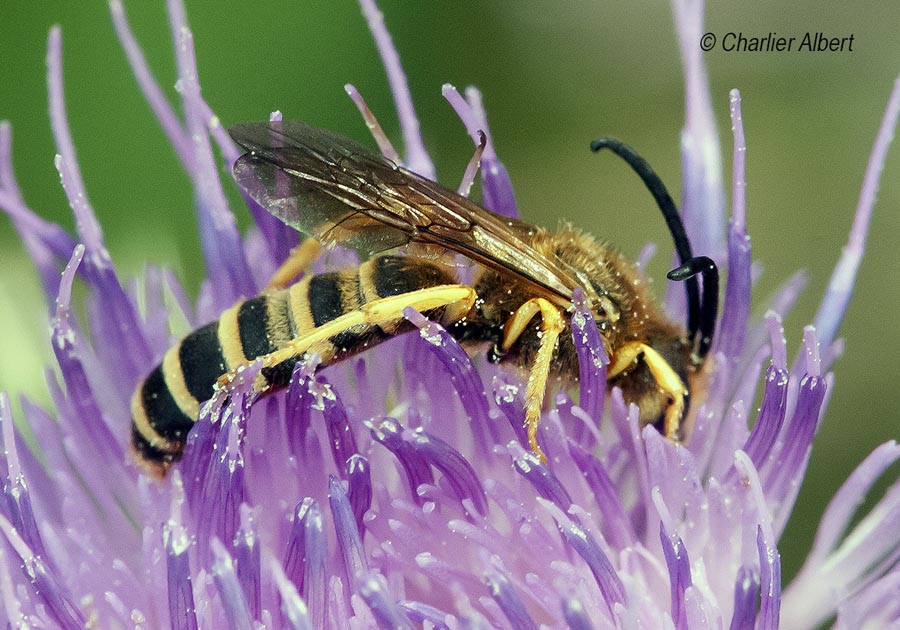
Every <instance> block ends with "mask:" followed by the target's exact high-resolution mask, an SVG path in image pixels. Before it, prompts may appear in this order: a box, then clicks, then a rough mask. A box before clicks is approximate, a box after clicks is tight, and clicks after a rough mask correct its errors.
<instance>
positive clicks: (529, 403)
mask: <svg viewBox="0 0 900 630" xmlns="http://www.w3.org/2000/svg"><path fill="white" fill-rule="evenodd" d="M538 314H540V316H541V341H540V345H539V346H538V352H537V356H536V357H535V360H534V365H532V366H531V371H530V372H529V375H528V384H527V385H526V387H525V428H526V429H527V431H528V446H529V447H530V448H531V451H532V452H533V453H534V454H535V455H537V456H538V457H539V458H540V460H541V462H542V463H546V462H547V456H546V455H544V451H542V450H541V447H540V445H539V444H538V440H537V430H538V425H539V424H540V421H541V408H542V407H543V405H544V397H545V395H546V393H547V380H548V379H549V377H550V365H551V363H552V361H553V354H554V352H555V351H556V344H557V342H558V341H559V336H560V334H562V332H563V331H564V330H565V329H566V323H565V319H564V318H563V315H562V313H561V312H560V310H559V307H557V306H554V305H553V304H551V303H550V302H549V301H547V300H545V299H544V298H532V299H530V300H528V301H527V302H525V303H524V304H523V305H522V306H520V307H519V308H518V309H516V312H515V313H513V315H512V317H510V318H509V319H508V320H507V321H506V325H505V326H504V328H503V343H502V349H503V350H504V351H506V350H509V348H510V347H512V345H513V344H514V343H515V342H516V341H517V340H518V339H519V337H521V336H522V333H523V332H525V329H526V328H527V327H528V324H529V323H530V322H531V320H532V319H533V318H534V316H535V315H538Z"/></svg>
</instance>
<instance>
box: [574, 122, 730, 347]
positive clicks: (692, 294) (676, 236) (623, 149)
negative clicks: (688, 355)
mask: <svg viewBox="0 0 900 630" xmlns="http://www.w3.org/2000/svg"><path fill="white" fill-rule="evenodd" d="M602 149H609V150H610V151H612V152H613V153H615V154H616V155H618V156H619V157H620V158H622V159H623V160H625V163H626V164H628V166H630V167H631V168H632V170H633V171H634V172H635V173H637V175H638V177H640V178H641V181H643V182H644V185H645V186H646V187H647V190H649V191H650V194H651V195H653V198H654V199H655V200H656V205H657V206H659V209H660V211H661V212H662V215H663V218H664V219H665V220H666V225H667V226H668V228H669V232H670V233H671V234H672V240H674V241H675V251H676V252H678V259H679V260H680V261H681V266H680V267H678V268H677V269H673V270H672V271H670V272H669V274H668V275H667V277H668V278H670V279H671V280H683V281H684V283H685V285H684V288H685V292H686V294H687V306H688V316H687V328H688V334H689V336H690V338H691V342H692V343H694V344H695V346H696V347H697V355H698V357H699V358H700V359H702V358H703V357H705V356H706V353H707V352H708V351H709V346H710V343H711V342H712V333H713V329H714V328H715V324H716V313H717V309H718V299H719V295H718V294H719V290H718V285H719V273H718V269H717V268H716V265H715V263H714V262H713V261H712V260H711V259H709V258H707V257H706V256H699V257H697V258H694V254H693V252H692V251H691V242H690V240H688V236H687V232H685V230H684V224H683V223H682V222H681V216H680V215H679V214H678V208H677V207H676V205H675V202H674V201H673V200H672V195H670V194H669V191H668V190H667V189H666V186H665V184H663V182H662V180H661V179H660V178H659V175H657V174H656V172H655V171H654V170H653V169H652V168H651V167H650V164H649V163H648V162H647V160H645V159H644V158H642V157H641V156H640V155H638V153H637V151H635V150H634V149H632V148H631V147H630V146H628V145H627V144H625V143H624V142H622V141H621V140H619V139H618V138H611V137H603V138H597V139H596V140H594V141H593V142H591V151H593V152H594V153H597V152H599V151H600V150H602ZM698 273H699V274H701V275H702V276H703V303H702V305H701V302H700V288H699V285H698V283H697V278H696V276H697V274H698ZM707 283H708V284H709V285H710V286H709V287H707ZM698 334H699V335H700V339H699V343H698V341H697V338H698Z"/></svg>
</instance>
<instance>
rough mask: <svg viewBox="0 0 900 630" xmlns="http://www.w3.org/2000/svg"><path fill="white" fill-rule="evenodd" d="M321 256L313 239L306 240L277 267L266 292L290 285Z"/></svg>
mask: <svg viewBox="0 0 900 630" xmlns="http://www.w3.org/2000/svg"><path fill="white" fill-rule="evenodd" d="M321 254H322V246H321V245H320V244H319V241H317V240H316V239H314V238H307V239H305V240H304V241H303V242H302V243H300V244H299V245H297V247H295V248H294V249H292V250H291V253H290V254H289V255H288V257H287V258H286V259H285V260H284V262H283V263H281V264H280V265H279V266H278V269H276V270H275V273H273V274H272V277H271V278H270V279H269V284H268V286H267V287H266V290H270V289H284V288H287V287H288V286H290V285H291V283H292V282H293V281H294V278H296V277H297V276H299V275H300V272H301V271H303V270H304V269H306V268H307V267H308V266H309V265H310V264H312V263H313V262H315V260H316V259H317V258H318V257H319V256H320V255H321Z"/></svg>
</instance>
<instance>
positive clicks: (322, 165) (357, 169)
mask: <svg viewBox="0 0 900 630" xmlns="http://www.w3.org/2000/svg"><path fill="white" fill-rule="evenodd" d="M229 133H230V134H231V136H232V138H234V140H235V142H237V143H238V144H240V145H241V146H242V147H244V148H245V149H247V150H248V151H249V153H247V154H245V155H243V156H241V157H240V158H239V159H238V160H237V162H236V163H235V166H234V175H235V179H236V180H237V182H238V184H240V185H241V186H242V187H243V188H244V189H245V190H246V191H247V193H248V194H249V195H250V196H251V197H252V198H253V199H254V200H255V201H256V202H257V203H259V204H260V205H261V206H262V207H264V208H265V209H266V210H268V211H269V212H271V213H272V214H274V215H275V216H276V217H278V218H279V219H281V220H282V221H284V222H285V223H287V224H288V225H290V226H291V227H293V228H295V229H297V230H299V231H301V232H304V233H305V234H308V235H310V236H312V237H314V238H316V239H317V240H319V241H320V242H322V243H323V244H325V245H332V244H337V243H340V244H341V245H345V246H349V247H352V248H354V249H356V250H358V251H360V252H361V253H363V254H365V255H371V254H375V253H378V252H381V251H385V250H387V249H391V248H394V247H398V246H400V245H404V244H407V243H410V242H413V243H417V244H424V245H434V246H437V247H440V248H446V249H450V250H452V251H456V252H459V253H462V254H464V255H466V256H468V257H470V258H472V259H473V260H475V261H476V262H478V263H480V264H482V265H485V266H487V267H492V268H495V269H500V270H504V271H507V272H511V273H514V274H516V275H518V276H520V277H521V278H522V279H526V280H529V281H531V282H533V283H535V284H536V285H538V286H539V287H541V288H543V289H546V290H548V291H550V292H552V293H554V294H556V295H558V296H560V297H563V298H564V299H566V300H568V299H569V298H571V293H572V290H573V289H574V288H575V287H576V286H578V283H577V280H576V279H575V278H574V277H573V276H572V275H571V274H569V273H567V272H566V271H564V270H563V269H561V268H560V267H559V266H558V265H557V264H556V263H554V262H553V261H551V260H549V259H547V258H546V257H544V256H542V255H541V254H540V253H539V252H537V251H535V250H534V249H533V248H531V247H530V246H529V245H528V243H529V242H530V239H529V236H530V234H532V233H533V231H534V229H535V228H532V227H531V226H529V225H527V224H525V223H522V222H519V221H514V220H510V219H508V218H506V217H503V216H500V215H498V214H495V213H493V212H490V211H488V210H485V209H484V208H481V207H479V206H478V205H477V204H475V203H473V202H471V201H470V200H468V199H467V198H465V197H463V196H461V195H458V194H457V193H455V192H452V191H450V190H447V189H446V188H444V187H442V186H441V185H440V184H437V183H435V182H433V181H431V180H428V179H425V178H423V177H420V176H419V175H416V174H415V173H412V172H410V171H407V170H406V169H403V168H401V167H398V166H397V165H396V164H394V163H393V162H391V161H390V160H387V159H386V158H384V157H382V156H381V155H378V154H376V153H374V152H372V151H371V150H369V149H368V148H366V147H364V146H362V145H360V144H358V143H356V142H354V141H352V140H350V139H348V138H345V137H343V136H340V135H337V134H335V133H332V132H330V131H326V130H322V129H317V128H315V127H311V126H309V125H307V124H305V123H302V122H299V121H284V122H270V123H244V124H239V125H235V126H234V127H232V128H231V129H229Z"/></svg>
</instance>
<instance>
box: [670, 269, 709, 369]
mask: <svg viewBox="0 0 900 630" xmlns="http://www.w3.org/2000/svg"><path fill="white" fill-rule="evenodd" d="M698 273H699V274H700V275H701V276H703V301H702V302H701V304H700V339H699V341H698V342H697V358H698V360H700V361H702V360H703V358H704V357H705V356H706V354H707V353H708V352H709V347H710V346H711V345H712V338H713V332H714V331H715V328H716V315H717V312H718V309H719V269H718V267H716V263H714V262H713V260H712V258H708V257H706V256H695V257H694V258H691V259H690V260H688V261H687V262H686V263H684V264H683V265H681V266H680V267H677V268H675V269H673V270H672V271H670V272H669V273H667V274H666V277H667V278H668V279H669V280H689V279H690V278H693V277H694V276H696V275H697V274H698Z"/></svg>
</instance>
